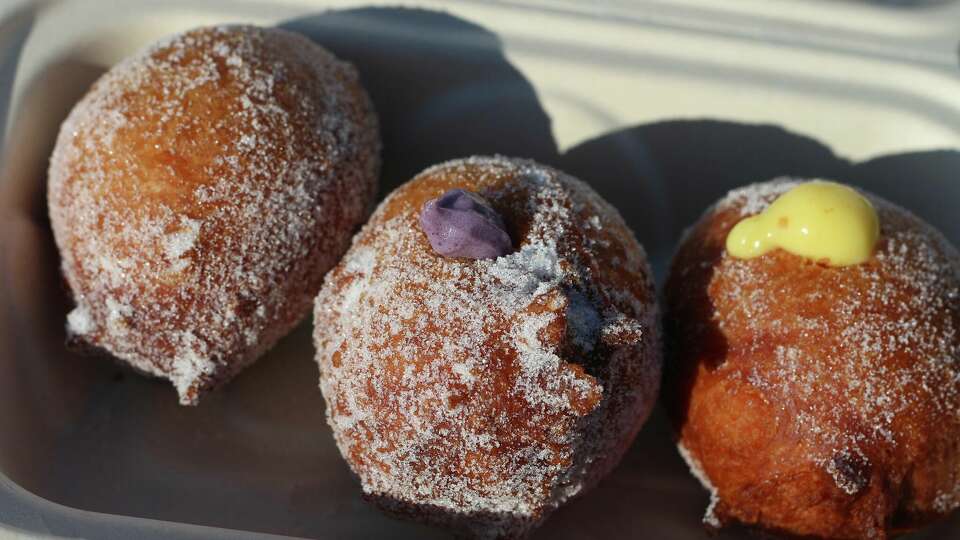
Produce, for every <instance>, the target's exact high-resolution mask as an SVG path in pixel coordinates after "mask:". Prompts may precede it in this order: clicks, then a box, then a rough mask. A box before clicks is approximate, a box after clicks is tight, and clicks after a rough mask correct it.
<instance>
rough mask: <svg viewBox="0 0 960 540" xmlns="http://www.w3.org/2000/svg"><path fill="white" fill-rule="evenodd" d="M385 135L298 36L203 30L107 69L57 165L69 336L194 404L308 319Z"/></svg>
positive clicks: (354, 87)
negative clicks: (71, 304)
mask: <svg viewBox="0 0 960 540" xmlns="http://www.w3.org/2000/svg"><path fill="white" fill-rule="evenodd" d="M379 146H380V143H379V134H378V128H377V122H376V117H375V114H374V112H373V109H372V106H371V104H370V101H369V99H368V97H367V95H366V93H365V92H364V90H363V88H362V87H361V86H360V82H359V80H358V78H357V75H356V73H355V71H354V69H353V68H352V67H351V66H350V65H348V64H346V63H344V62H341V61H339V60H337V59H336V58H335V57H334V56H333V55H331V54H330V53H329V52H327V51H326V50H324V49H323V48H321V47H319V46H317V45H315V44H313V43H312V42H311V41H309V40H308V39H306V38H305V37H302V36H300V35H297V34H293V33H290V32H286V31H283V30H279V29H269V28H257V27H252V26H234V27H213V28H200V29H197V30H192V31H189V32H186V33H183V34H179V35H176V36H173V37H171V38H169V39H167V40H165V41H162V42H160V43H158V44H156V45H153V46H152V47H150V48H149V49H147V50H146V51H145V52H143V53H142V54H140V55H138V56H135V57H132V58H129V59H127V60H125V61H123V62H122V63H120V64H119V65H117V66H115V67H114V68H113V69H111V70H110V71H109V72H107V73H106V74H105V75H104V76H103V77H102V78H101V79H100V80H99V81H97V82H96V83H95V84H94V86H93V87H92V88H91V90H90V91H89V93H88V94H87V95H86V96H85V97H84V98H83V99H82V100H81V101H80V102H79V103H78V104H77V105H76V107H74V109H73V111H72V112H71V113H70V115H69V117H68V118H67V120H66V121H65V122H64V124H63V126H62V128H61V131H60V136H59V138H58V140H57V144H56V148H55V149H54V152H53V156H52V158H51V163H50V171H49V188H48V189H49V191H48V201H49V208H50V219H51V222H52V225H53V232H54V236H55V238H56V242H57V246H58V247H59V249H60V254H61V257H62V267H63V273H64V275H65V277H66V280H67V283H68V284H69V287H70V289H71V291H72V293H73V298H74V301H75V302H76V308H75V309H74V310H73V311H71V312H70V314H69V316H68V319H67V327H68V334H69V335H70V336H71V339H72V340H73V341H75V342H79V343H82V344H84V345H88V346H90V347H93V348H99V349H105V350H106V351H108V352H109V353H111V354H112V355H113V356H115V357H116V358H118V359H121V360H124V361H126V362H128V363H129V364H130V365H132V366H133V367H134V368H136V369H137V370H139V371H142V372H145V373H148V374H152V375H156V376H159V377H164V378H167V379H169V380H170V381H172V382H173V384H174V385H175V387H176V390H177V392H178V393H179V397H180V402H181V403H183V404H196V403H197V400H198V399H199V397H200V395H201V394H202V393H204V392H205V391H207V390H209V389H211V388H213V387H215V386H217V385H218V384H220V383H222V382H224V381H226V380H227V379H229V378H230V377H231V376H233V375H234V374H236V373H237V372H238V371H239V370H240V369H242V368H243V367H244V366H246V365H247V364H250V363H251V362H253V361H254V360H255V359H256V358H257V357H258V356H260V355H261V354H262V353H263V352H264V351H266V350H267V349H268V348H270V347H271V346H272V345H273V343H274V342H276V341H277V339H279V338H280V337H282V336H283V335H285V334H286V333H287V332H288V331H290V330H291V329H292V328H293V327H294V326H295V325H296V324H297V323H298V322H299V321H300V320H301V319H302V318H303V317H304V316H305V315H306V314H307V313H309V310H310V305H311V301H312V299H313V297H314V296H316V293H317V291H318V290H319V289H320V285H321V283H322V279H323V275H324V273H325V272H326V271H327V270H329V269H330V268H331V267H332V266H333V265H334V264H335V263H336V262H337V261H338V260H339V258H340V256H341V255H342V254H343V253H344V252H345V251H346V249H347V247H348V246H349V239H350V236H351V235H352V234H353V232H354V231H355V230H356V228H357V227H358V226H359V225H360V224H361V223H362V221H363V220H364V218H365V217H366V216H367V215H368V213H369V211H370V208H371V207H372V204H373V197H374V195H375V191H376V183H377V176H378V174H379Z"/></svg>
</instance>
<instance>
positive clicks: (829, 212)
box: [727, 180, 880, 266]
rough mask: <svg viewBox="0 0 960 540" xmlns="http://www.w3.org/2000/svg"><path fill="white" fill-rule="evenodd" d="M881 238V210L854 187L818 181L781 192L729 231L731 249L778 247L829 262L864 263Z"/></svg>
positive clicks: (748, 254)
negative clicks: (879, 211) (754, 214)
mask: <svg viewBox="0 0 960 540" xmlns="http://www.w3.org/2000/svg"><path fill="white" fill-rule="evenodd" d="M879 237H880V219H879V218H878V217H877V211H876V210H875V209H874V208H873V205H872V204H870V201H868V200H867V199H866V198H865V197H864V196H863V195H861V194H860V193H859V192H857V191H856V190H855V189H853V188H850V187H848V186H845V185H842V184H838V183H836V182H826V181H822V180H814V181H811V182H805V183H803V184H800V185H799V186H797V187H795V188H793V189H791V190H790V191H787V192H786V193H784V194H783V195H781V196H779V197H777V199H776V200H775V201H773V203H772V204H771V205H770V206H769V207H767V209H766V210H765V211H763V212H762V213H760V214H758V215H756V216H753V217H749V218H747V219H744V220H743V221H741V222H740V223H737V225H736V226H735V227H734V228H733V229H732V230H731V231H730V234H729V235H727V252H728V253H729V254H730V255H732V256H733V257H736V258H738V259H752V258H754V257H759V256H761V255H763V254H765V253H768V252H770V251H772V250H774V249H776V248H780V249H783V250H785V251H788V252H790V253H793V254H794V255H799V256H801V257H805V258H808V259H811V260H814V261H817V262H821V263H826V264H828V265H830V266H849V265H854V264H860V263H863V262H866V261H867V260H869V259H870V257H871V256H872V255H873V251H874V247H875V246H876V244H877V240H878V238H879Z"/></svg>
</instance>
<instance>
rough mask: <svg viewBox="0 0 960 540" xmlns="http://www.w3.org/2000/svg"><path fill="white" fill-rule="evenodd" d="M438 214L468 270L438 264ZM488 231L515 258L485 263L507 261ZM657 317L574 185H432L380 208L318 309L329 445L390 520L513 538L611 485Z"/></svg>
mask: <svg viewBox="0 0 960 540" xmlns="http://www.w3.org/2000/svg"><path fill="white" fill-rule="evenodd" d="M464 190H466V191H469V192H471V193H472V194H470V195H464V193H462V191H464ZM445 192H446V193H447V195H444V196H443V197H441V195H442V194H444V193H445ZM438 197H440V199H439V200H438V199H437V198H438ZM446 199H450V200H449V201H447V200H446ZM428 203H429V205H428ZM434 203H436V204H440V205H443V204H448V208H459V209H467V210H468V211H476V212H478V214H476V216H475V217H476V219H474V220H473V222H471V223H468V225H469V226H470V227H475V228H474V229H473V230H471V231H465V232H464V234H465V235H467V236H469V235H470V234H472V235H473V237H472V239H470V240H469V241H471V242H486V244H484V245H482V246H479V247H480V248H482V249H478V250H474V251H471V250H463V249H462V246H460V245H450V244H451V243H450V242H447V243H444V242H441V241H440V240H443V239H442V238H439V237H434V238H432V239H433V240H434V241H437V248H436V249H440V250H441V251H443V250H444V249H447V248H449V252H447V253H448V254H462V255H465V257H455V256H444V255H441V254H440V252H438V251H435V248H434V247H433V246H432V245H431V238H428V235H427V232H425V231H424V225H425V224H426V223H427V222H426V220H427V219H428V218H429V217H430V213H431V212H433V211H434V208H433V207H432V206H430V205H433V204H434ZM487 203H489V205H490V206H491V207H492V208H493V210H494V211H495V212H496V213H498V214H499V216H502V221H501V220H500V219H499V217H497V216H493V215H489V212H485V210H484V208H485V205H486V204H487ZM425 207H426V208H425ZM421 214H422V217H423V219H424V220H425V221H423V222H421ZM469 221H470V220H465V221H464V222H465V223H466V222H469ZM501 223H502V224H504V226H505V227H506V230H507V231H508V232H509V236H510V238H511V239H512V245H513V246H514V247H513V250H512V252H510V253H508V254H505V255H502V256H499V257H496V258H484V255H482V254H483V253H487V251H486V250H487V248H491V249H494V250H495V251H496V250H499V249H501V248H503V243H502V241H501V240H500V239H499V237H498V233H497V232H496V230H495V228H496V227H499V226H500V224H501ZM481 225H482V227H481ZM487 226H490V227H494V228H493V229H489V228H487V229H484V228H483V227H487ZM430 232H431V233H433V232H436V231H430ZM448 232H449V231H448ZM451 234H453V233H451ZM458 234H459V233H458ZM447 240H450V238H447ZM452 243H453V244H456V243H457V242H452ZM444 252H446V251H444ZM471 253H472V254H471ZM478 253H479V254H478ZM474 255H475V256H476V257H475V258H467V257H473V256H474ZM488 255H489V254H488ZM492 256H495V254H494V255H492ZM655 301H656V298H655V292H654V286H653V281H652V278H651V273H650V268H649V267H648V264H647V260H646V255H645V253H644V251H643V248H642V247H641V246H640V245H639V244H638V243H637V241H636V239H635V238H634V235H633V233H632V232H631V231H630V230H629V229H628V228H627V227H626V225H625V224H624V222H623V220H622V219H621V217H620V215H619V214H618V213H617V211H616V210H615V209H614V208H613V207H611V206H610V205H609V204H608V203H606V202H605V201H603V200H601V198H600V197H599V196H598V195H597V194H596V193H595V192H593V191H592V190H591V189H590V188H589V187H588V186H587V185H586V184H584V183H582V182H581V181H579V180H577V179H575V178H572V177H570V176H568V175H566V174H564V173H562V172H560V171H557V170H555V169H552V168H550V167H546V166H543V165H539V164H537V163H534V162H532V161H526V160H519V159H508V158H502V157H493V158H489V157H472V158H468V159H464V160H457V161H451V162H447V163H444V164H441V165H437V166H434V167H432V168H430V169H427V170H426V171H424V172H423V173H421V174H420V175H418V176H417V177H416V178H414V179H413V180H412V181H410V182H408V183H407V184H405V185H403V186H401V187H400V188H398V189H397V190H396V191H394V192H393V193H392V194H391V195H390V196H389V197H388V198H387V199H386V200H385V201H384V202H383V203H382V204H381V205H380V207H379V208H378V209H377V210H376V212H375V213H374V215H373V217H372V218H371V220H370V222H369V223H368V224H367V225H366V226H365V227H364V228H363V229H362V231H361V232H360V233H359V234H358V235H357V236H356V238H355V239H354V242H353V246H352V247H351V248H350V250H349V251H348V253H347V255H346V256H345V257H344V259H343V260H342V261H341V262H340V264H339V265H338V266H337V267H336V268H335V269H334V270H333V271H331V272H330V274H329V275H328V276H327V278H326V281H325V284H324V287H323V289H322V290H321V292H320V294H319V296H318V297H317V301H316V307H315V331H314V332H315V333H314V338H315V343H316V345H317V349H318V353H317V360H318V362H319V364H320V381H321V383H320V385H321V389H322V391H323V395H324V397H325V399H326V403H327V417H328V420H329V423H330V425H331V427H332V428H333V432H334V436H335V438H336V442H337V445H338V446H339V448H340V451H341V453H342V454H343V456H344V458H345V459H346V460H347V462H348V463H349V465H350V467H351V468H352V469H353V470H354V471H355V472H356V473H357V474H358V475H359V476H360V479H361V481H362V484H363V489H364V491H365V493H366V494H367V496H368V497H369V498H371V499H373V500H374V501H375V502H376V503H378V504H379V505H381V506H382V507H383V508H384V509H385V510H387V511H388V512H391V513H394V514H399V515H401V516H405V517H412V518H415V519H419V520H423V521H426V522H430V523H434V524H439V525H444V526H448V527H452V528H455V529H457V530H459V531H460V533H464V534H468V535H471V536H476V537H488V538H501V537H517V536H523V535H525V534H526V533H528V532H529V531H530V530H531V529H532V528H533V527H534V526H536V525H537V524H538V523H539V522H541V521H542V520H543V519H544V518H545V517H546V516H547V514H548V513H549V512H550V511H552V510H553V509H555V508H556V507H557V506H558V505H560V504H561V503H563V502H564V501H566V500H568V499H569V498H570V497H572V496H574V495H577V494H578V493H581V492H582V491H584V490H585V489H587V488H588V487H590V486H591V485H593V484H594V483H595V482H596V481H597V480H598V479H599V478H600V477H601V476H603V475H604V474H605V473H607V472H608V471H609V470H610V469H611V468H613V466H614V465H616V463H617V462H618V461H619V459H620V457H621V456H622V454H623V452H624V451H625V449H626V448H627V447H628V445H629V444H630V442H631V441H632V440H633V438H634V435H635V434H636V433H637V431H638V430H639V428H640V426H641V425H642V424H643V422H644V421H645V419H646V418H647V416H648V414H649V412H650V409H651V407H652V406H653V403H654V401H655V399H656V396H657V391H658V387H659V376H660V367H661V354H660V337H659V328H658V322H657V307H656V303H655Z"/></svg>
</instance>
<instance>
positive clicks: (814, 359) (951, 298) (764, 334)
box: [664, 182, 960, 538]
mask: <svg viewBox="0 0 960 540" xmlns="http://www.w3.org/2000/svg"><path fill="white" fill-rule="evenodd" d="M792 185H793V184H791V183H789V182H785V183H769V184H763V185H757V186H751V187H748V188H745V189H743V190H738V191H735V192H732V193H731V194H730V195H729V196H728V197H727V198H726V199H725V200H724V201H722V202H721V203H720V204H719V205H717V206H716V207H715V208H713V209H711V210H710V211H708V212H707V213H706V214H705V216H704V217H703V218H702V219H701V220H700V221H699V222H698V223H697V224H696V225H695V226H694V227H693V229H692V230H691V231H690V233H689V234H688V236H687V237H686V239H685V240H684V241H683V243H682V245H681V246H680V249H679V251H678V253H677V255H676V257H675V259H674V261H673V265H672V268H671V272H670V276H669V278H668V280H667V284H666V287H665V310H666V313H665V322H664V325H665V331H666V336H667V339H668V343H669V350H670V351H671V353H670V358H669V361H668V363H667V368H666V370H665V373H666V377H665V383H664V399H665V402H666V403H667V405H668V409H669V411H670V413H671V415H672V417H673V420H674V424H675V427H676V429H677V432H678V436H679V439H680V441H679V442H680V444H681V447H682V449H683V450H684V453H685V457H688V460H689V461H690V463H691V465H692V466H693V467H694V468H695V469H699V470H696V471H695V472H697V473H699V474H700V475H701V476H702V477H703V480H704V482H705V484H706V485H707V486H708V487H710V488H711V489H712V490H713V491H714V495H715V504H714V505H713V507H712V511H713V512H712V515H711V514H708V516H707V518H705V519H706V520H707V521H713V520H715V521H714V523H713V524H714V525H720V524H728V523H731V522H742V523H745V524H748V525H754V526H757V527H759V528H763V529H767V530H770V531H778V532H781V533H787V534H791V535H797V536H813V537H823V538H868V537H869V538H884V537H886V536H888V535H890V534H892V533H893V532H894V531H897V530H901V529H903V528H908V527H911V526H917V525H919V524H922V523H924V522H926V521H928V520H930V519H933V518H936V517H939V516H943V515H945V514H947V513H949V512H950V511H952V510H953V509H954V508H956V507H957V506H958V505H960V448H958V445H960V417H958V410H960V293H958V291H960V262H958V256H957V252H956V250H955V249H954V248H953V247H951V246H950V245H949V244H948V243H947V242H946V240H944V239H943V238H942V236H940V235H939V233H937V232H936V231H934V230H932V229H931V228H930V227H929V226H928V225H926V224H924V223H922V222H921V221H920V220H919V219H917V218H916V217H914V216H912V215H911V214H909V213H908V212H906V211H905V210H903V209H900V208H898V207H895V206H893V205H891V204H889V203H886V202H884V201H881V200H879V199H876V198H872V200H873V201H874V204H875V205H876V206H877V208H878V212H879V214H880V219H881V240H880V243H879V245H878V248H877V254H876V255H875V256H874V258H873V259H872V260H871V261H869V262H867V263H865V264H862V265H857V266H850V267H840V268H832V267H827V266H822V265H818V264H816V263H812V262H809V261H806V260H804V259H802V258H800V257H797V256H794V255H791V254H788V253H786V252H783V251H775V252H773V253H771V254H768V255H765V256H763V257H759V258H756V259H751V260H738V259H734V258H732V257H729V256H728V255H727V254H726V253H725V252H724V247H723V246H724V242H725V239H726V235H727V233H728V232H729V230H730V229H731V228H732V227H733V225H735V224H736V223H737V222H738V221H739V220H741V219H743V217H745V216H747V215H751V214H755V213H758V212H759V211H761V210H762V209H763V207H765V206H766V205H767V204H769V203H770V202H771V201H772V200H773V199H774V198H775V197H776V196H777V195H778V194H779V193H782V192H783V191H785V190H786V189H788V188H789V187H791V186H792Z"/></svg>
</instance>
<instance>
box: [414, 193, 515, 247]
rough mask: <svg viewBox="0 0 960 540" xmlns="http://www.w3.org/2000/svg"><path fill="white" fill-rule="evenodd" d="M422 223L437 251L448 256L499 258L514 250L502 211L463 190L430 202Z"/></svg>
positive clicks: (426, 207) (424, 211) (474, 194)
mask: <svg viewBox="0 0 960 540" xmlns="http://www.w3.org/2000/svg"><path fill="white" fill-rule="evenodd" d="M420 226H421V227H423V232H425V233H427V238H428V239H429V240H430V245H431V246H433V250H434V251H436V252H437V253H438V254H440V255H443V256H444V257H460V258H465V259H495V258H497V257H500V256H503V255H506V254H508V253H510V252H512V251H513V244H512V242H511V241H510V235H509V234H507V228H506V226H505V225H504V223H503V218H501V217H500V214H498V213H497V211H496V210H494V209H493V208H492V207H491V206H490V203H489V202H487V200H486V199H484V198H483V197H481V196H480V195H477V194H476V193H473V192H470V191H466V190H463V189H451V190H449V191H447V192H446V193H444V194H443V195H441V196H440V197H439V198H437V199H431V200H429V201H427V204H425V205H423V209H422V210H421V211H420Z"/></svg>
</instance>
